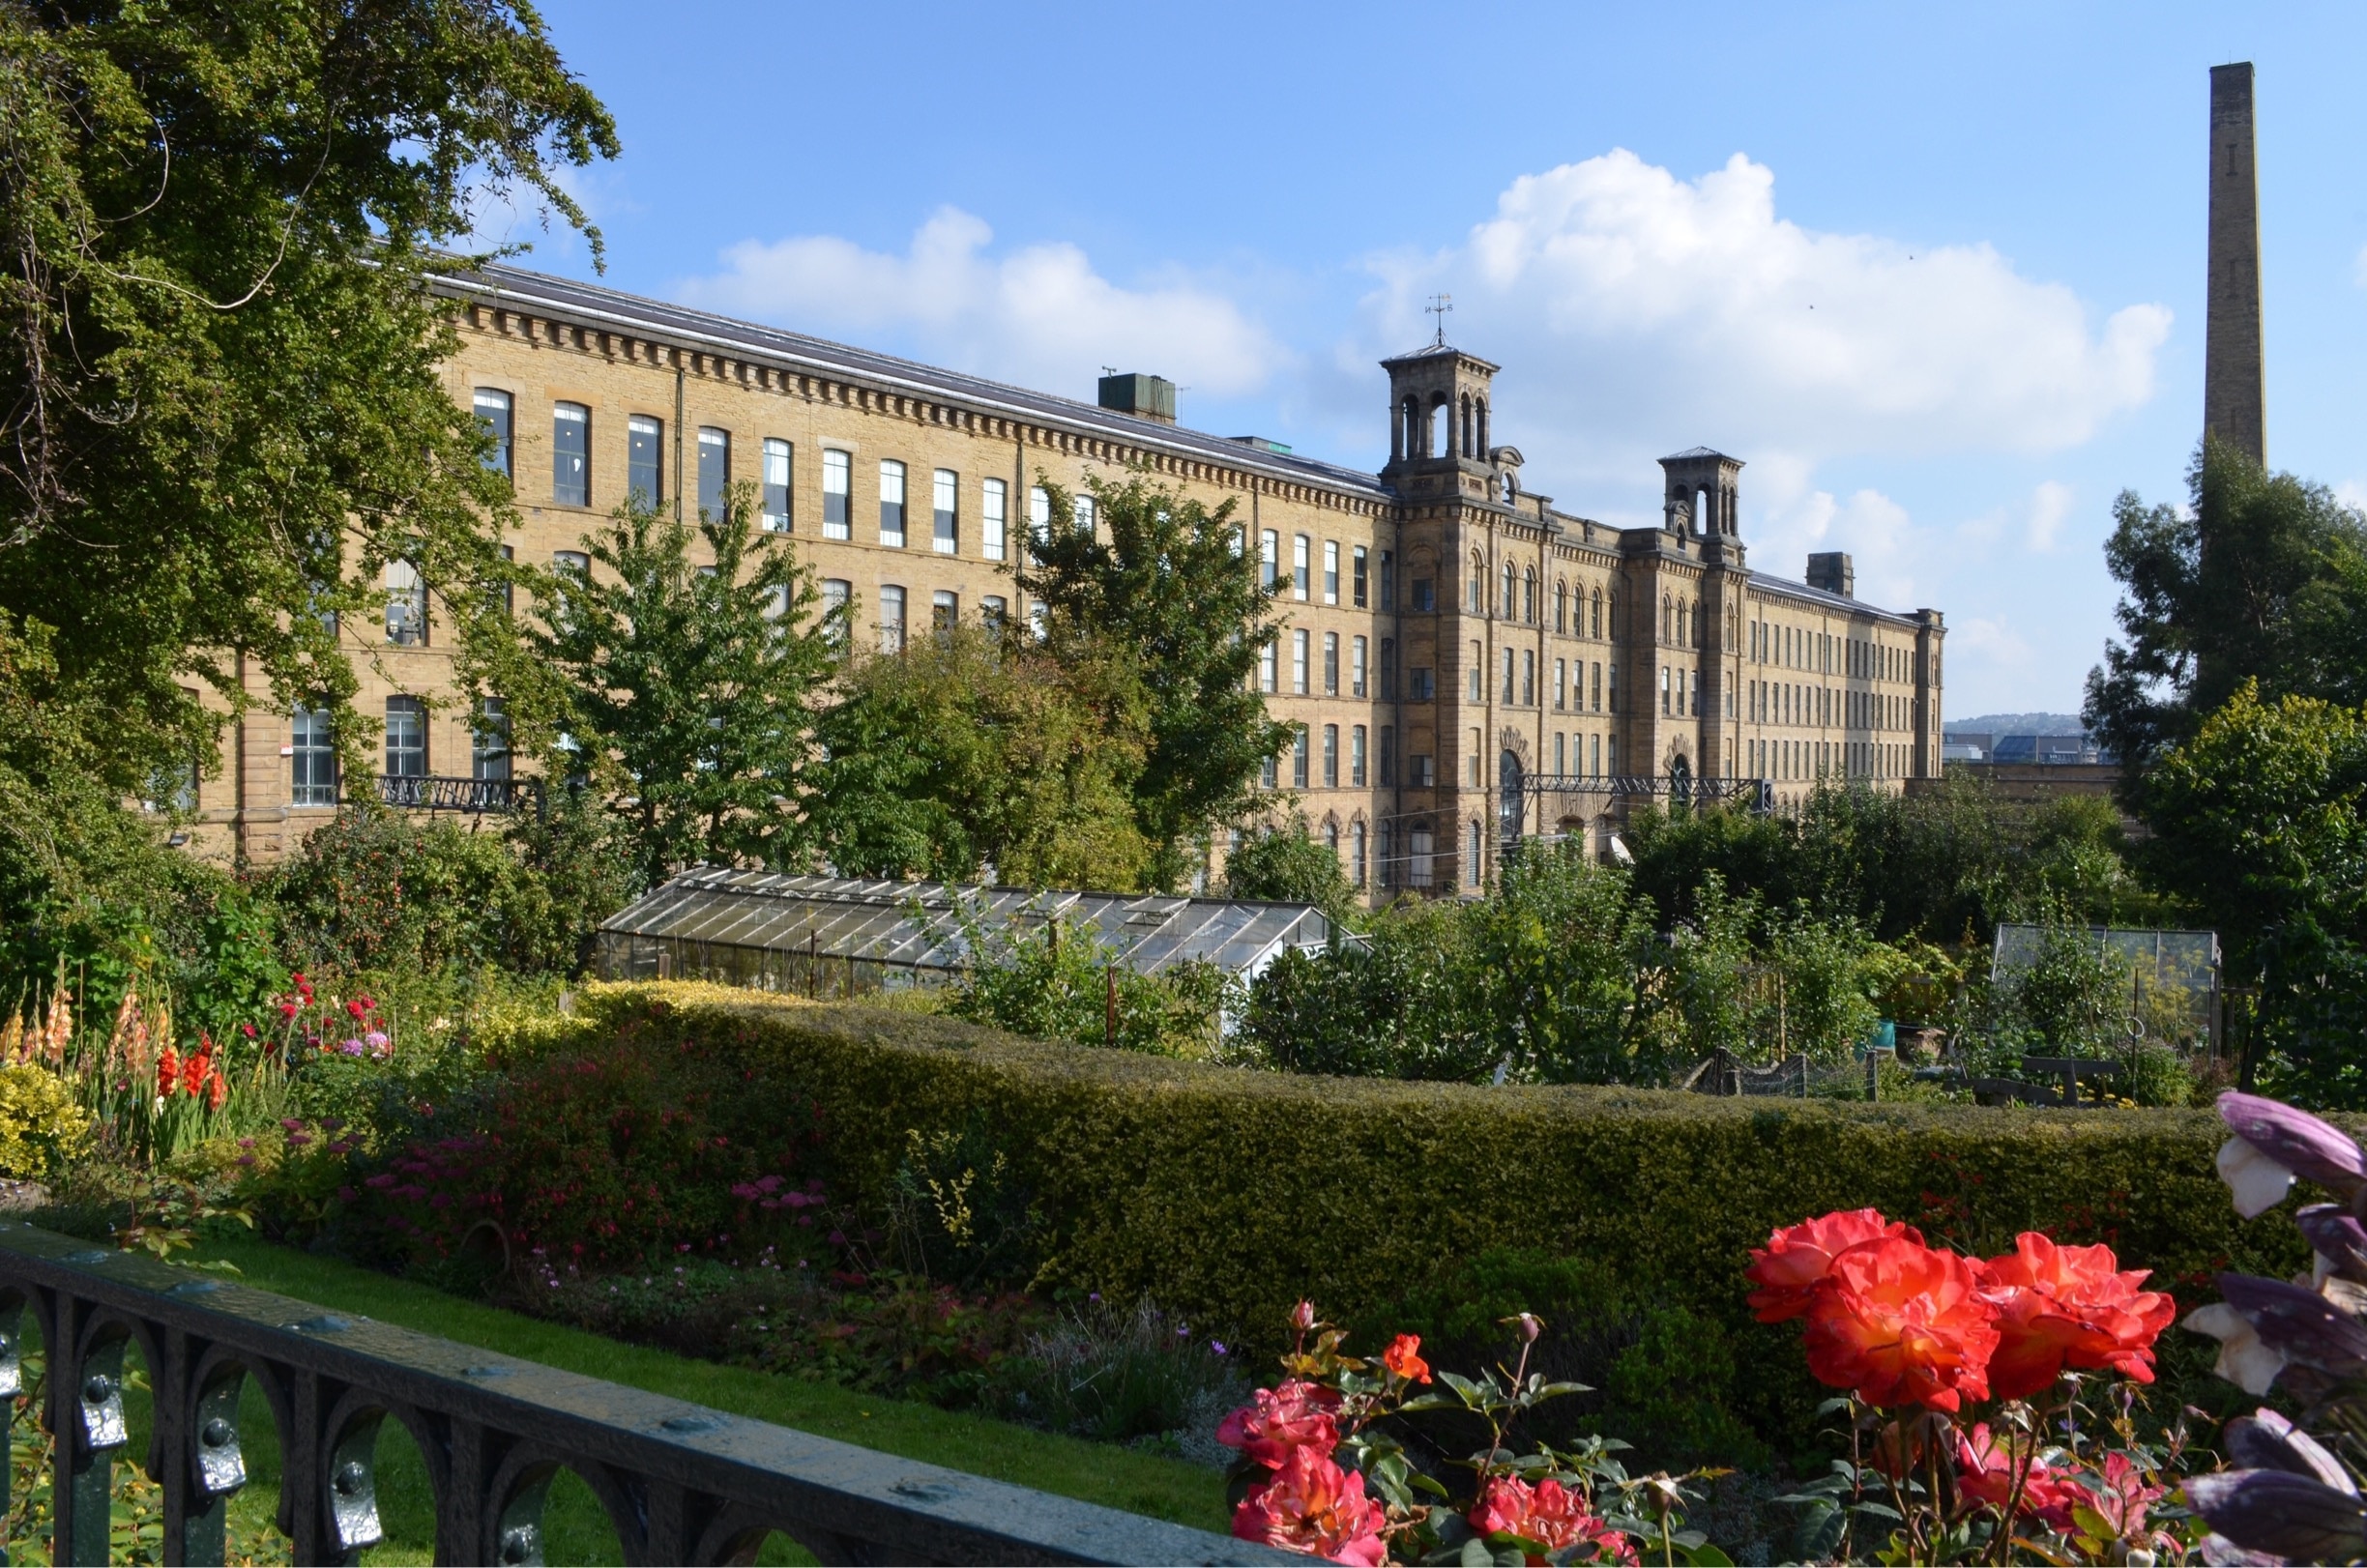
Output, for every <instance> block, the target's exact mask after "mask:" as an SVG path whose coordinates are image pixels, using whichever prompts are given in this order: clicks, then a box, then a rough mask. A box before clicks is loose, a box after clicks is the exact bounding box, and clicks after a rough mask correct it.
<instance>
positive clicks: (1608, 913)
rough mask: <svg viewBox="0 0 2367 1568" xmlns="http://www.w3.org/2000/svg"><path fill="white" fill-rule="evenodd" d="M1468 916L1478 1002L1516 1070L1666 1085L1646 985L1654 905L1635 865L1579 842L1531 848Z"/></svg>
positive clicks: (1509, 1069)
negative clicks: (1643, 969)
mask: <svg viewBox="0 0 2367 1568" xmlns="http://www.w3.org/2000/svg"><path fill="white" fill-rule="evenodd" d="M1461 915H1462V920H1463V922H1464V924H1465V925H1466V926H1467V928H1468V929H1469V944H1470V945H1469V956H1470V969H1469V970H1468V971H1467V973H1466V976H1465V981H1464V983H1465V984H1466V986H1468V987H1470V988H1471V990H1472V991H1473V992H1474V993H1475V995H1474V999H1473V1002H1472V1011H1473V1012H1475V1013H1476V1015H1477V1016H1478V1017H1479V1018H1481V1019H1484V1020H1487V1021H1488V1023H1489V1024H1490V1025H1491V1026H1492V1028H1491V1033H1492V1035H1493V1041H1494V1044H1495V1045H1496V1047H1497V1048H1498V1056H1497V1060H1499V1061H1501V1062H1503V1063H1505V1075H1506V1076H1507V1077H1512V1078H1521V1079H1542V1080H1545V1081H1547V1082H1554V1083H1594V1084H1607V1083H1656V1082H1658V1081H1659V1080H1660V1079H1661V1077H1662V1076H1663V1075H1664V1073H1665V1072H1666V1070H1667V1068H1668V1067H1669V1066H1671V1065H1672V1064H1673V1060H1672V1059H1671V1058H1670V1057H1669V1056H1668V1055H1667V1054H1666V1051H1665V1049H1664V1037H1663V1036H1662V1035H1659V1034H1656V1033H1654V1032H1653V1031H1651V1029H1650V1027H1649V1025H1650V1023H1651V1000H1650V999H1649V998H1648V997H1647V996H1646V995H1645V993H1644V991H1643V989H1642V987H1641V986H1640V985H1639V978H1640V976H1639V973H1638V968H1639V961H1640V960H1641V959H1642V958H1643V955H1644V954H1645V953H1646V952H1647V951H1648V949H1649V948H1650V945H1651V937H1652V932H1651V915H1650V906H1649V905H1648V904H1645V903H1644V902H1643V901H1642V900H1640V899H1638V898H1637V897H1635V894H1634V888H1633V886H1632V885H1631V884H1630V882H1629V880H1628V877H1627V874H1626V873H1625V872H1623V871H1621V870H1618V869H1616V868H1612V867H1607V866H1598V865H1595V864H1593V863H1592V861H1591V860H1590V859H1589V857H1587V855H1586V853H1585V849H1584V846H1582V845H1580V844H1577V843H1573V842H1566V841H1565V842H1563V843H1560V844H1556V845H1553V846H1551V847H1550V848H1548V847H1544V846H1533V847H1531V848H1529V849H1527V850H1525V851H1524V852H1523V853H1522V854H1521V855H1520V856H1519V857H1516V858H1515V859H1514V860H1513V861H1512V862H1511V863H1510V864H1509V865H1508V866H1506V867H1505V871H1504V874H1503V876H1502V877H1501V878H1499V879H1498V883H1497V886H1496V887H1495V889H1494V891H1493V893H1492V894H1491V896H1489V897H1487V898H1484V899H1481V900H1479V901H1478V902H1476V903H1475V904H1473V905H1471V906H1469V907H1468V908H1466V909H1464V910H1463V911H1462V912H1461Z"/></svg>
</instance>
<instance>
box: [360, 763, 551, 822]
mask: <svg viewBox="0 0 2367 1568" xmlns="http://www.w3.org/2000/svg"><path fill="white" fill-rule="evenodd" d="M378 802H379V804H381V805H390V806H399V807H402V808H404V809H406V810H411V811H463V812H469V813H472V814H475V815H478V816H483V815H486V814H488V813H492V812H509V811H524V810H527V809H529V808H532V809H534V810H536V811H540V810H541V809H542V785H541V781H540V780H537V779H531V778H450V777H446V776H444V775H443V774H440V773H439V774H424V775H423V774H413V775H410V776H408V777H388V776H386V775H384V774H381V775H380V776H379V779H378Z"/></svg>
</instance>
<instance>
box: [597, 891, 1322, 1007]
mask: <svg viewBox="0 0 2367 1568" xmlns="http://www.w3.org/2000/svg"><path fill="white" fill-rule="evenodd" d="M1055 921H1057V922H1059V925H1060V927H1061V928H1062V929H1063V930H1068V931H1090V932H1091V933H1092V934H1094V935H1095V936H1096V937H1097V938H1098V939H1099V940H1100V941H1102V942H1104V943H1106V944H1109V946H1110V947H1111V948H1112V949H1113V950H1114V951H1115V952H1116V954H1117V959H1118V962H1120V963H1123V964H1125V966H1126V967H1127V968H1129V969H1132V970H1135V971H1137V972H1139V973H1145V974H1155V973H1159V972H1160V971H1162V970H1166V969H1170V968H1173V967H1175V966H1177V965H1179V964H1185V963H1190V962H1194V961H1199V962H1205V963H1210V964H1214V965H1216V966H1217V967H1218V968H1220V969H1223V970H1226V971H1229V972H1230V973H1233V974H1235V975H1237V976H1238V977H1240V978H1241V979H1242V980H1244V981H1245V980H1250V979H1254V978H1256V977H1257V976H1258V975H1259V974H1261V973H1264V972H1265V969H1266V966H1267V965H1269V964H1271V963H1272V962H1273V961H1274V960H1275V959H1276V958H1277V957H1279V956H1281V954H1282V953H1283V952H1284V951H1285V950H1287V949H1289V948H1293V947H1297V948H1301V949H1310V950H1314V949H1321V948H1324V947H1327V946H1329V945H1330V942H1331V937H1332V931H1331V922H1330V919H1329V918H1327V917H1326V916H1325V915H1324V913H1323V912H1322V911H1321V910H1319V909H1317V908H1315V907H1314V906H1313V905H1311V904H1271V903H1264V902H1260V901H1258V900H1255V899H1242V898H1184V897H1174V896H1169V895H1165V894H1155V893H1154V894H1132V893H1095V892H1061V891H1050V892H1041V891H1031V890H1029V889H1026V888H1018V887H979V886H962V885H959V884H947V883H931V882H886V881H871V880H866V879H862V878H855V877H816V876H787V875H783V874H779V873H775V872H767V871H736V870H733V869H731V868H729V867H716V866H700V867H695V868H693V869H692V870H689V871H686V872H684V873H683V874H682V875H681V876H678V877H675V878H674V879H672V880H671V881H669V882H667V883H666V884H665V885H664V886H660V887H657V888H654V889H652V890H651V891H650V892H648V893H645V894H643V895H642V896H641V897H640V898H639V899H637V900H635V901H634V902H633V904H632V905H631V906H629V907H628V908H627V909H625V910H623V911H622V912H620V913H619V914H617V915H612V916H610V917H609V918H608V919H607V920H605V921H603V922H602V923H601V925H600V928H599V932H598V933H597V934H596V936H595V938H594V946H593V959H592V967H593V970H594V972H595V973H598V974H599V976H600V977H601V978H603V979H611V980H648V979H669V978H670V979H699V980H714V981H717V982H719V983H721V984H725V985H739V986H747V987H750V988H752V989H755V990H760V991H778V992H787V993H791V994H793V995H798V996H808V997H851V996H861V995H863V994H865V993H867V992H873V991H896V990H903V989H906V988H909V987H914V986H932V985H942V984H944V983H945V982H947V981H949V980H950V979H952V978H953V977H954V976H956V975H958V974H959V973H961V972H962V971H963V970H964V969H965V968H967V967H968V966H969V964H970V962H971V947H970V941H969V938H968V937H967V936H966V935H965V934H964V931H963V926H964V924H965V923H967V924H969V925H971V926H973V927H975V928H976V929H978V930H979V932H980V933H981V934H990V933H998V932H1003V931H1008V930H1012V929H1014V928H1015V929H1020V930H1029V929H1037V928H1041V927H1043V926H1045V925H1048V924H1051V923H1053V922H1055Z"/></svg>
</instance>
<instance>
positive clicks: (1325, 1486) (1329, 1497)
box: [1233, 1447, 1388, 1568]
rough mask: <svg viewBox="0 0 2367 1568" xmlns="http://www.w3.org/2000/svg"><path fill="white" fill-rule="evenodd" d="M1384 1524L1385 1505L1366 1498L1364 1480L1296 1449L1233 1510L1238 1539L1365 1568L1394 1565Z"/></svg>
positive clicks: (1308, 1451)
mask: <svg viewBox="0 0 2367 1568" xmlns="http://www.w3.org/2000/svg"><path fill="white" fill-rule="evenodd" d="M1384 1523H1385V1521H1384V1519H1383V1516H1382V1513H1381V1508H1380V1505H1379V1504H1378V1503H1375V1502H1374V1501H1373V1500H1372V1499H1371V1498H1370V1497H1367V1496H1366V1495H1364V1477H1362V1476H1361V1475H1359V1474H1358V1473H1357V1472H1356V1471H1354V1470H1343V1469H1341V1468H1340V1467H1339V1466H1337V1465H1334V1464H1333V1463H1332V1462H1331V1461H1330V1460H1329V1459H1327V1458H1325V1457H1324V1456H1323V1455H1321V1454H1318V1453H1317V1452H1316V1451H1315V1450H1314V1449H1312V1448H1307V1447H1298V1448H1293V1449H1292V1450H1291V1451H1290V1460H1289V1462H1288V1463H1287V1464H1285V1465H1283V1466H1281V1467H1280V1468H1278V1469H1276V1470H1275V1471H1274V1473H1273V1474H1271V1475H1270V1476H1268V1477H1266V1478H1265V1479H1264V1480H1262V1481H1260V1482H1259V1483H1258V1484H1257V1485H1255V1486H1253V1487H1251V1488H1250V1489H1249V1495H1247V1496H1245V1497H1243V1498H1242V1500H1241V1506H1240V1507H1238V1508H1236V1509H1234V1510H1233V1533H1234V1534H1235V1535H1236V1536H1239V1537H1240V1538H1241V1539H1242V1540H1244V1541H1263V1542H1265V1543H1266V1544H1267V1545H1268V1546H1271V1547H1280V1548H1281V1549H1282V1550H1283V1551H1285V1552H1301V1553H1306V1554H1307V1555H1308V1556H1311V1557H1321V1558H1323V1559H1324V1560H1325V1561H1326V1562H1347V1563H1356V1564H1359V1568H1380V1565H1381V1564H1382V1563H1383V1562H1386V1561H1387V1560H1388V1547H1386V1546H1384V1545H1383V1544H1382V1541H1381V1526H1382V1524H1384Z"/></svg>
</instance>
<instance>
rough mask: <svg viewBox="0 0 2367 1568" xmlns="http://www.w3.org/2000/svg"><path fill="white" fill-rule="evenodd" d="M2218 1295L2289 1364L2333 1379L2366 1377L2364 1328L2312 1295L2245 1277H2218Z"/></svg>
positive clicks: (2279, 1282) (2366, 1332)
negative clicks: (2330, 1375) (2300, 1365)
mask: <svg viewBox="0 0 2367 1568" xmlns="http://www.w3.org/2000/svg"><path fill="white" fill-rule="evenodd" d="M2219 1293H2220V1295H2221V1296H2223V1297H2225V1298H2226V1300H2227V1304H2228V1305H2229V1306H2231V1307H2233V1308H2235V1309H2236V1312H2237V1313H2238V1314H2239V1315H2240V1316H2241V1317H2242V1318H2243V1320H2244V1321H2246V1322H2248V1323H2250V1324H2251V1325H2252V1329H2253V1332H2255V1333H2257V1334H2258V1335H2260V1338H2261V1343H2262V1344H2264V1345H2265V1346H2267V1347H2269V1348H2270V1349H2271V1350H2279V1351H2282V1352H2283V1353H2284V1355H2285V1356H2286V1358H2287V1359H2288V1360H2291V1361H2297V1362H2299V1363H2301V1364H2302V1365H2303V1366H2310V1367H2316V1368H2318V1369H2319V1370H2320V1371H2323V1372H2330V1373H2332V1374H2334V1375H2335V1376H2336V1377H2338V1378H2355V1377H2360V1376H2367V1327H2362V1326H2360V1324H2359V1321H2358V1320H2357V1319H2355V1318H2353V1317H2352V1316H2351V1315H2350V1314H2349V1313H2347V1312H2344V1311H2343V1310H2342V1309H2340V1308H2339V1307H2337V1306H2335V1305H2334V1303H2333V1302H2331V1301H2328V1300H2327V1299H2326V1298H2325V1297H2324V1296H2323V1295H2320V1294H2319V1293H2318V1292H2315V1291H2309V1290H2304V1289H2302V1288H2301V1287H2300V1286H2298V1285H2288V1284H2287V1283H2286V1282H2285V1281H2283V1280H2270V1279H2261V1278H2259V1277H2257V1276H2255V1275H2251V1274H2222V1275H2220V1276H2219Z"/></svg>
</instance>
